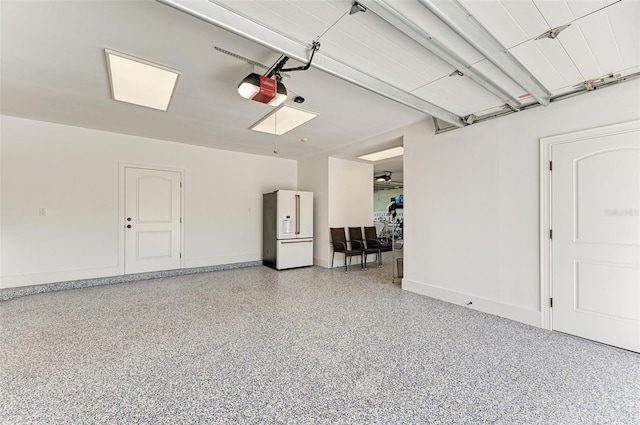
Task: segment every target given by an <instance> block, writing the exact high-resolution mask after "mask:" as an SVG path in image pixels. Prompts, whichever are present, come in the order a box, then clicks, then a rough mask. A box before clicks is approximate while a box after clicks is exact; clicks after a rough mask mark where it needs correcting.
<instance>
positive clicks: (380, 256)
mask: <svg viewBox="0 0 640 425" xmlns="http://www.w3.org/2000/svg"><path fill="white" fill-rule="evenodd" d="M378 267H382V251H381V250H379V249H378Z"/></svg>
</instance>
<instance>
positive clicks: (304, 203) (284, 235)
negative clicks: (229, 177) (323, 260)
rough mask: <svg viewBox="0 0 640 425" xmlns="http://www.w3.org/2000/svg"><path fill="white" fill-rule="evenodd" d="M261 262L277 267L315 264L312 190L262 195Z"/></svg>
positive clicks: (282, 191) (285, 191)
mask: <svg viewBox="0 0 640 425" xmlns="http://www.w3.org/2000/svg"><path fill="white" fill-rule="evenodd" d="M262 209H263V214H262V263H263V264H264V265H265V266H268V267H271V268H273V269H276V270H284V269H292V268H295V267H305V266H311V265H313V192H301V191H296V190H276V191H275V192H271V193H265V194H263V195H262Z"/></svg>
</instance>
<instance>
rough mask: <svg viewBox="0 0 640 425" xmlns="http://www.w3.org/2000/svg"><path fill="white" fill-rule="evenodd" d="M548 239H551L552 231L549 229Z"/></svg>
mask: <svg viewBox="0 0 640 425" xmlns="http://www.w3.org/2000/svg"><path fill="white" fill-rule="evenodd" d="M549 239H553V229H549Z"/></svg>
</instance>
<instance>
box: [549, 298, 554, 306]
mask: <svg viewBox="0 0 640 425" xmlns="http://www.w3.org/2000/svg"><path fill="white" fill-rule="evenodd" d="M549 307H551V308H553V297H551V298H549Z"/></svg>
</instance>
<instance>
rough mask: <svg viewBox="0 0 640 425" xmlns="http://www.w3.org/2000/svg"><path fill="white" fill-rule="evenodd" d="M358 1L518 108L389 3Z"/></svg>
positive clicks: (516, 104)
mask: <svg viewBox="0 0 640 425" xmlns="http://www.w3.org/2000/svg"><path fill="white" fill-rule="evenodd" d="M360 3H362V4H363V5H365V6H366V7H367V9H368V10H369V11H370V12H373V13H375V14H376V15H378V16H379V17H380V18H382V19H384V20H385V21H387V22H388V23H390V24H391V25H393V26H394V27H396V28H397V29H398V30H400V31H401V32H403V33H404V34H405V35H406V36H408V37H410V38H412V39H413V40H414V41H416V42H417V43H418V44H420V45H421V46H422V47H424V48H425V49H427V50H429V51H430V52H431V53H433V54H434V55H436V56H438V57H439V58H440V59H442V60H443V61H445V62H447V63H448V64H449V65H451V66H453V67H454V68H456V69H457V70H458V71H460V72H462V73H463V74H464V75H466V76H467V77H469V78H470V79H471V80H472V81H474V82H475V83H476V84H479V85H480V86H482V87H483V88H484V89H485V90H487V91H489V92H490V93H492V94H493V95H494V96H496V97H497V98H498V99H500V100H502V101H503V102H505V103H507V104H508V105H510V106H512V107H513V108H516V109H519V108H520V101H519V100H518V99H516V98H515V97H514V96H512V95H511V94H509V93H508V92H507V91H506V90H504V89H503V88H502V87H500V86H499V85H498V84H497V83H495V82H494V81H493V80H491V79H490V78H488V77H487V76H486V75H484V74H483V73H481V72H480V71H478V70H476V69H474V68H472V65H471V64H470V63H469V62H467V61H465V60H464V59H463V58H462V57H461V56H459V55H457V54H456V53H454V52H453V51H451V50H450V49H449V48H447V47H446V46H445V45H444V44H442V43H441V42H440V41H438V40H437V39H436V38H435V37H433V36H432V35H431V34H429V33H428V32H426V31H424V30H423V29H422V28H419V27H418V26H417V25H415V24H414V23H413V22H411V21H410V20H409V19H407V18H406V17H405V16H403V15H402V14H400V13H398V11H396V10H395V9H394V8H393V7H392V6H391V5H389V4H388V2H387V1H386V0H361V1H360Z"/></svg>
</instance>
